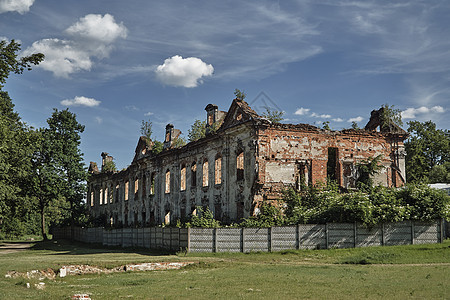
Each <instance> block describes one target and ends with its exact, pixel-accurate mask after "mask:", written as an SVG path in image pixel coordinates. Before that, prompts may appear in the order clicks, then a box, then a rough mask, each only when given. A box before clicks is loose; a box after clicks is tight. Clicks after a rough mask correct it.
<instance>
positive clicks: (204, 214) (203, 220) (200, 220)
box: [177, 206, 220, 228]
mask: <svg viewBox="0 0 450 300" xmlns="http://www.w3.org/2000/svg"><path fill="white" fill-rule="evenodd" d="M196 210H197V213H196V214H193V215H191V217H190V220H189V221H188V222H186V223H184V224H181V222H179V223H177V225H178V226H180V227H187V228H189V227H202V228H217V227H220V222H219V221H218V220H216V219H214V215H213V213H212V211H211V210H209V208H208V207H207V208H206V209H203V208H202V207H201V206H197V208H196Z"/></svg>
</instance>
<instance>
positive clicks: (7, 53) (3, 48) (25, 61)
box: [0, 40, 44, 89]
mask: <svg viewBox="0 0 450 300" xmlns="http://www.w3.org/2000/svg"><path fill="white" fill-rule="evenodd" d="M19 51H20V44H19V43H16V42H15V41H14V40H12V41H11V42H9V43H8V42H7V41H4V40H3V41H0V89H2V88H3V84H4V83H5V82H6V79H7V78H8V76H9V74H10V73H11V72H12V73H16V74H21V73H22V72H23V71H24V70H25V69H27V70H31V65H37V64H39V63H40V62H41V61H43V60H44V54H42V53H37V54H32V55H30V56H25V57H22V58H20V59H19V60H18V59H17V53H18V52H19Z"/></svg>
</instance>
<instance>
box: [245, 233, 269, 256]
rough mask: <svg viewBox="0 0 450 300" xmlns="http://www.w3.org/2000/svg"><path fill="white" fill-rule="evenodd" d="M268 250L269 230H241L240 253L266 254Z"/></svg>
mask: <svg viewBox="0 0 450 300" xmlns="http://www.w3.org/2000/svg"><path fill="white" fill-rule="evenodd" d="M269 249H270V236H269V228H242V252H252V251H265V252H267V251H269Z"/></svg>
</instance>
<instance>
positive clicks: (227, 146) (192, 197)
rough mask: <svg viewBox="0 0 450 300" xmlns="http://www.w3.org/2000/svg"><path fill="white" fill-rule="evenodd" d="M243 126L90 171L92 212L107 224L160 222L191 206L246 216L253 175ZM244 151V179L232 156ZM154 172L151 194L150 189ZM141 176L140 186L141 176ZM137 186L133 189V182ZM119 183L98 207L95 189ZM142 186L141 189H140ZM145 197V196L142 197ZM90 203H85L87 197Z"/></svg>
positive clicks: (220, 215) (227, 217) (248, 134)
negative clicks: (117, 168) (125, 164)
mask: <svg viewBox="0 0 450 300" xmlns="http://www.w3.org/2000/svg"><path fill="white" fill-rule="evenodd" d="M253 132H254V131H253V130H252V129H251V127H250V126H249V125H248V124H247V125H246V124H243V125H242V126H236V127H234V128H231V129H230V130H227V131H226V132H224V133H222V134H220V135H216V136H213V137H211V138H206V139H205V140H200V141H197V142H194V143H190V144H188V145H187V146H185V147H183V148H179V149H172V150H168V151H164V152H162V153H161V154H159V155H157V156H154V157H151V156H147V157H145V156H144V157H143V158H141V159H139V160H138V161H136V162H133V163H132V165H131V166H130V167H129V168H128V169H127V170H126V171H122V172H119V173H115V174H105V173H100V174H97V175H91V179H90V180H89V193H88V195H90V192H91V191H92V192H93V193H94V206H92V207H90V211H91V214H92V215H93V216H101V215H105V216H106V218H107V223H109V220H110V217H111V216H112V217H113V223H120V224H126V225H136V224H161V223H164V222H165V221H167V219H166V217H167V212H170V214H169V217H168V218H169V219H170V221H171V222H174V221H175V220H177V219H183V218H187V217H188V216H189V214H191V213H192V212H193V210H194V209H195V207H197V206H202V207H208V208H209V209H210V210H211V211H212V212H213V214H214V216H215V218H216V219H219V220H223V221H225V222H231V221H235V220H238V219H240V218H242V217H248V216H250V215H251V212H252V203H253V197H252V194H253V190H252V189H253V183H254V180H255V178H256V169H255V166H256V163H255V157H256V156H255V150H256V144H255V136H254V133H253ZM241 152H243V153H244V174H243V179H240V180H238V178H237V162H236V158H237V155H238V154H239V153H241ZM217 157H221V158H222V159H221V164H222V166H221V183H220V184H215V160H216V158H217ZM205 161H208V176H207V177H208V184H207V186H203V167H202V166H203V163H204V162H205ZM193 162H195V163H196V167H197V171H196V180H195V181H196V185H195V186H193V185H192V174H191V166H192V164H193ZM182 167H186V183H185V185H186V189H185V190H181V169H182ZM167 171H169V172H170V192H169V193H166V172H167ZM152 174H154V194H151V193H150V189H151V185H152V184H151V178H152ZM144 175H145V180H146V182H145V184H144V183H143V178H144ZM136 179H138V181H139V189H138V192H137V193H136V194H135V193H134V182H135V180H136ZM127 180H128V182H129V192H128V194H129V199H128V200H125V190H124V189H125V182H126V181H127ZM116 184H119V186H120V189H119V193H118V194H119V198H118V199H114V201H113V203H109V202H108V203H107V204H101V205H100V189H103V191H104V189H105V187H106V186H115V185H116ZM143 187H145V192H144V193H143V190H142V188H143ZM143 196H144V197H143ZM88 202H89V201H88Z"/></svg>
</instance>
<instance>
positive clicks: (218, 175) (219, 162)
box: [214, 156, 222, 184]
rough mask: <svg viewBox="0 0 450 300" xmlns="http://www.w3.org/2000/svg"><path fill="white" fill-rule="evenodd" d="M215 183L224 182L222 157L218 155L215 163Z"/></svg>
mask: <svg viewBox="0 0 450 300" xmlns="http://www.w3.org/2000/svg"><path fill="white" fill-rule="evenodd" d="M214 183H215V184H221V183H222V157H220V156H219V157H217V158H216V161H215V163H214Z"/></svg>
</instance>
